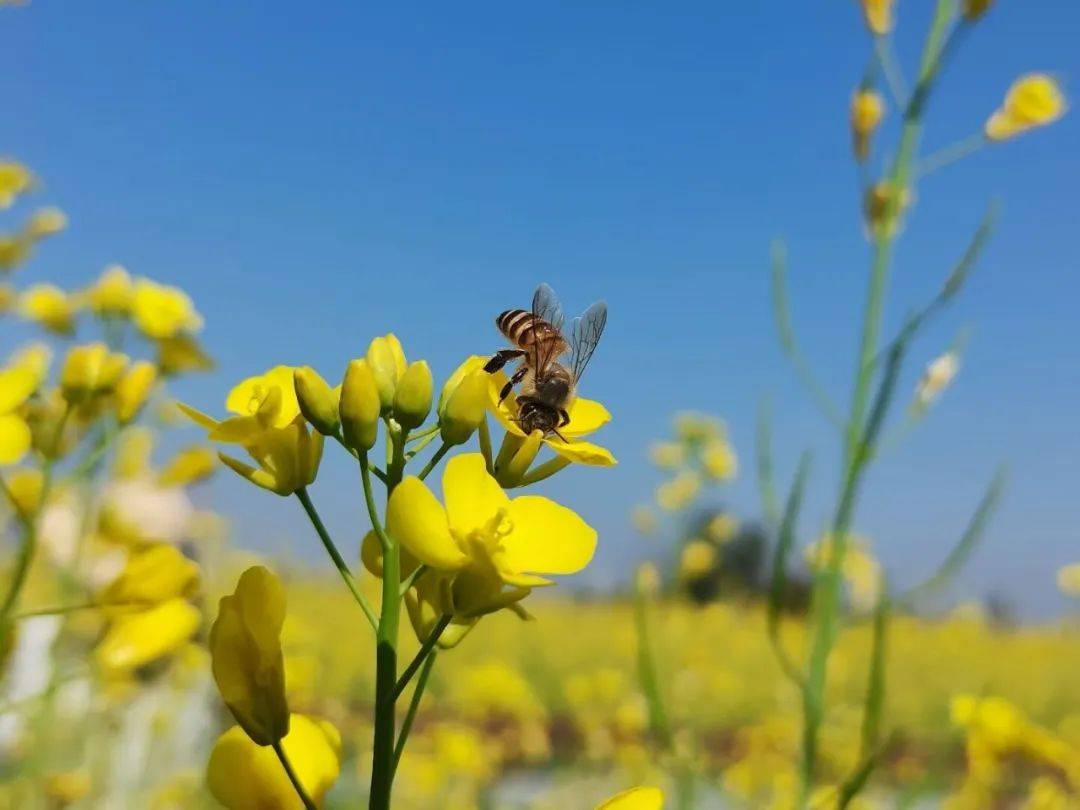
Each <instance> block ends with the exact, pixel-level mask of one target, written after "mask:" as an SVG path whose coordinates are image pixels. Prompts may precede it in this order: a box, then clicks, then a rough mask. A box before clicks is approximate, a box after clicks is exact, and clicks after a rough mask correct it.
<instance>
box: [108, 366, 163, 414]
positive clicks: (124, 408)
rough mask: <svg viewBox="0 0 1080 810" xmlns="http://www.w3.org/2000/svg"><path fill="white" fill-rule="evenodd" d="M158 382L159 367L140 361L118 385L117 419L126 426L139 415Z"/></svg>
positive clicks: (116, 394)
mask: <svg viewBox="0 0 1080 810" xmlns="http://www.w3.org/2000/svg"><path fill="white" fill-rule="evenodd" d="M156 382H157V366H155V365H154V364H153V363H149V362H147V361H146V360H140V361H139V362H138V363H136V364H135V365H133V366H132V367H131V368H129V369H128V370H127V373H126V374H124V376H123V377H121V378H120V380H119V381H118V382H117V383H116V391H115V396H116V418H117V420H119V422H120V424H122V425H125V424H127V423H128V422H130V421H131V420H132V419H134V418H135V417H136V416H138V415H139V411H141V410H142V408H143V405H145V404H146V400H147V399H148V398H149V397H150V392H151V391H153V389H154V384H155V383H156Z"/></svg>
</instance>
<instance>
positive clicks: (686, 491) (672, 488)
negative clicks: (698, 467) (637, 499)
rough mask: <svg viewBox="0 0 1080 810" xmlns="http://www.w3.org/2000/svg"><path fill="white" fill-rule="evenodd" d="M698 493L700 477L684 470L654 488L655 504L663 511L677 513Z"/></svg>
mask: <svg viewBox="0 0 1080 810" xmlns="http://www.w3.org/2000/svg"><path fill="white" fill-rule="evenodd" d="M700 491H701V476H699V475H698V474H697V473H696V472H691V471H690V470H684V471H683V472H681V473H679V474H678V475H676V476H675V477H674V478H672V479H671V480H670V481H667V482H665V483H663V484H661V485H660V486H658V487H657V488H656V503H657V505H658V506H659V507H660V508H661V509H663V510H665V511H668V512H677V511H678V510H680V509H683V508H684V507H686V506H688V505H689V504H690V503H691V502H692V501H693V500H694V498H696V497H697V494H698V492H700Z"/></svg>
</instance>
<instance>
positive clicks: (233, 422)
mask: <svg viewBox="0 0 1080 810" xmlns="http://www.w3.org/2000/svg"><path fill="white" fill-rule="evenodd" d="M265 432H266V428H265V427H264V426H263V424H262V422H260V421H259V419H258V417H255V416H230V417H229V418H228V419H226V420H225V421H224V422H218V423H217V424H216V425H214V426H213V428H211V430H210V432H209V433H207V434H206V437H207V438H208V439H210V441H213V442H225V443H226V444H246V443H248V442H252V441H254V440H255V439H256V438H258V437H259V436H260V435H261V434H263V433H265Z"/></svg>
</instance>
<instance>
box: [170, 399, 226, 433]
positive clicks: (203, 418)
mask: <svg viewBox="0 0 1080 810" xmlns="http://www.w3.org/2000/svg"><path fill="white" fill-rule="evenodd" d="M176 407H177V409H178V410H179V411H180V413H182V414H184V416H186V417H187V418H188V419H190V420H191V421H192V422H194V423H195V424H196V425H198V426H199V427H202V428H206V429H207V430H213V429H214V428H216V427H217V426H218V424H219V423H218V420H217V419H214V417H212V416H207V415H206V414H205V413H203V412H202V411H200V410H196V409H195V408H192V407H191V406H190V405H185V404H184V403H183V402H177V403H176Z"/></svg>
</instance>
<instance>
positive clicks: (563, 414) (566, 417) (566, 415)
mask: <svg viewBox="0 0 1080 810" xmlns="http://www.w3.org/2000/svg"><path fill="white" fill-rule="evenodd" d="M569 424H570V412H569V411H567V410H566V408H559V427H566V426H567V425H569Z"/></svg>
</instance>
